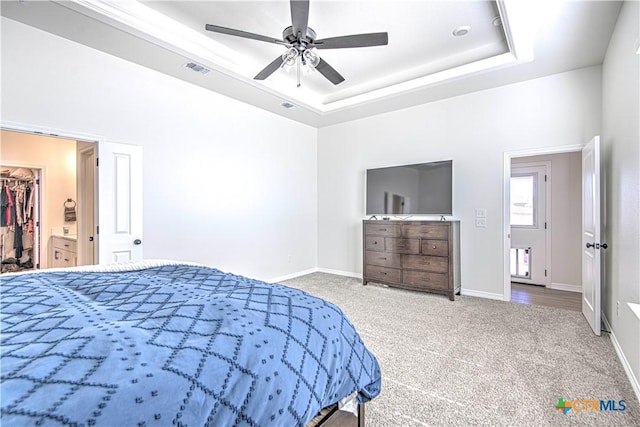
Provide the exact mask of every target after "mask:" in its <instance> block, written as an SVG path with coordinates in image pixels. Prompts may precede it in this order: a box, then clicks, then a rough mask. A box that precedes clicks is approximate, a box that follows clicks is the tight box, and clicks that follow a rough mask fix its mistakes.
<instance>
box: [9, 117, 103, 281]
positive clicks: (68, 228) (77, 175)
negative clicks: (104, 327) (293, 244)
mask: <svg viewBox="0 0 640 427" xmlns="http://www.w3.org/2000/svg"><path fill="white" fill-rule="evenodd" d="M0 132H2V134H1V141H2V142H1V145H2V158H1V159H0V163H3V164H5V163H7V164H24V165H38V169H39V170H40V171H41V172H40V176H39V180H38V182H39V195H40V197H39V199H38V200H39V208H40V209H39V210H38V214H39V218H38V221H37V222H35V223H34V224H37V225H38V226H39V227H37V230H38V231H39V235H38V237H37V238H36V239H35V244H34V246H33V251H34V259H38V262H35V263H34V268H36V269H37V268H42V269H44V268H51V267H69V266H75V265H85V264H95V263H96V261H97V259H98V258H97V245H96V244H95V243H94V241H95V239H96V237H97V234H96V225H97V201H98V197H97V174H96V173H95V158H96V157H97V155H96V154H95V153H96V151H97V148H96V145H97V144H95V143H91V142H84V141H76V140H74V139H67V138H61V137H58V136H56V135H47V134H39V133H33V132H29V131H14V130H8V129H2V130H1V131H0ZM89 161H91V162H92V164H91V166H89V164H88V162H89ZM9 249H11V250H13V249H14V248H13V247H12V248H9Z"/></svg>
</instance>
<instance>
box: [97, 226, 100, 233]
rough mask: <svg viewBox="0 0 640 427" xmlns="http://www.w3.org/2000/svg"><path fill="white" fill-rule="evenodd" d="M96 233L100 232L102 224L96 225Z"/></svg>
mask: <svg viewBox="0 0 640 427" xmlns="http://www.w3.org/2000/svg"><path fill="white" fill-rule="evenodd" d="M96 234H100V226H99V225H96Z"/></svg>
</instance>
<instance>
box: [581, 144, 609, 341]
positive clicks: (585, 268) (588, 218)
mask: <svg viewBox="0 0 640 427" xmlns="http://www.w3.org/2000/svg"><path fill="white" fill-rule="evenodd" d="M605 248H606V246H605ZM600 270H601V257H600V137H599V136H595V137H594V138H593V139H592V140H591V141H589V143H588V144H587V145H586V146H585V147H584V148H583V149H582V314H584V317H586V318H587V322H589V325H590V326H591V329H593V332H594V333H595V334H596V335H600Z"/></svg>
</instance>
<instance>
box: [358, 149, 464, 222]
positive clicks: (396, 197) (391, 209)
mask: <svg viewBox="0 0 640 427" xmlns="http://www.w3.org/2000/svg"><path fill="white" fill-rule="evenodd" d="M366 185H367V191H366V195H367V197H366V205H367V212H366V214H367V215H453V161H451V160H446V161H441V162H431V163H419V164H415V165H404V166H392V167H387V168H378V169H368V170H367V177H366Z"/></svg>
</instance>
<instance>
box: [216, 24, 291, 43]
mask: <svg viewBox="0 0 640 427" xmlns="http://www.w3.org/2000/svg"><path fill="white" fill-rule="evenodd" d="M205 28H206V30H207V31H213V32H214V33H221V34H228V35H230V36H236V37H242V38H245V39H253V40H259V41H261V42H267V43H275V44H282V45H284V44H286V43H285V42H284V41H283V40H278V39H274V38H273V37H267V36H263V35H260V34H254V33H249V32H247V31H241V30H234V29H233V28H226V27H220V26H218V25H211V24H207V25H206V26H205Z"/></svg>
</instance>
